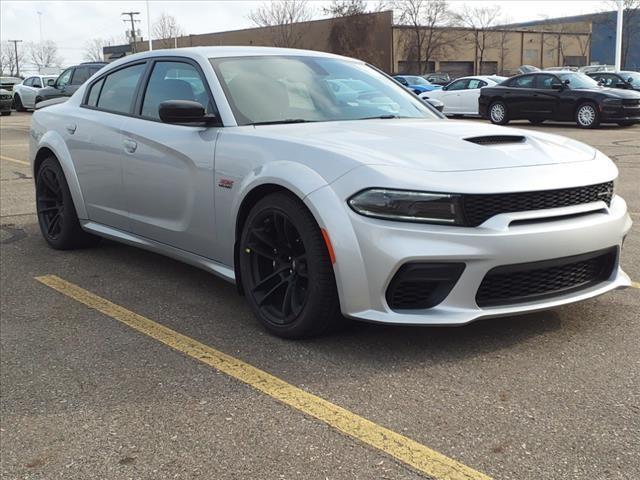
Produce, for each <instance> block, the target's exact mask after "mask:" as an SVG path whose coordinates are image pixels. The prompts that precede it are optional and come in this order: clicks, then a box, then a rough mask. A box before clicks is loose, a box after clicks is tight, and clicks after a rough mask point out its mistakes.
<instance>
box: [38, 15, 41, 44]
mask: <svg viewBox="0 0 640 480" xmlns="http://www.w3.org/2000/svg"><path fill="white" fill-rule="evenodd" d="M37 13H38V24H39V25H40V43H42V12H40V11H38V12H37Z"/></svg>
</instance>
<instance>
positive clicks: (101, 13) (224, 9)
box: [0, 0, 607, 65]
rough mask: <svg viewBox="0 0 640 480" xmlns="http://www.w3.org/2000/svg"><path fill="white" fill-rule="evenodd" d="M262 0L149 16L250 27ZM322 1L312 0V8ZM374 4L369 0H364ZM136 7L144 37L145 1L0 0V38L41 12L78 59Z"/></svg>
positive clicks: (517, 10)
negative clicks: (91, 42) (252, 13)
mask: <svg viewBox="0 0 640 480" xmlns="http://www.w3.org/2000/svg"><path fill="white" fill-rule="evenodd" d="M261 3H262V2H260V1H249V0H235V1H224V0H215V1H204V0H202V1H186V0H181V1H153V0H152V1H150V2H148V4H149V7H150V11H151V21H152V22H153V20H154V19H155V18H156V17H157V16H158V15H160V13H162V12H167V13H169V14H171V15H173V16H175V17H176V18H177V20H178V22H179V24H180V25H181V26H182V28H183V29H184V30H185V32H186V33H194V34H195V33H207V32H216V31H225V30H234V29H238V28H247V27H250V26H251V22H250V21H249V20H248V18H247V15H248V14H249V12H250V11H251V10H253V9H255V8H256V7H257V6H258V5H260V4H261ZM327 3H330V2H326V1H321V0H315V1H314V0H312V1H311V4H312V5H313V6H314V7H315V9H316V10H318V11H320V10H322V6H323V5H326V4H327ZM370 3H371V4H372V3H374V2H373V1H371V2H370ZM450 3H451V4H452V6H453V7H454V8H461V7H462V6H463V5H464V4H465V3H466V4H478V5H488V6H490V5H499V6H500V7H502V11H503V14H504V16H505V17H508V18H509V19H510V20H512V21H527V20H537V19H539V18H541V17H560V16H565V15H579V14H582V13H591V12H596V11H599V10H602V9H603V8H604V7H605V6H606V3H607V2H606V1H604V0H536V1H532V0H494V1H491V0H451V1H450ZM124 11H139V12H141V15H140V16H139V18H140V20H141V22H140V23H139V24H138V27H139V28H140V29H141V30H142V34H143V37H145V38H147V18H146V11H147V2H146V1H93V2H87V1H66V2H65V1H40V2H38V1H11V0H2V1H1V2H0V39H1V40H3V41H4V40H14V39H18V40H23V41H24V42H25V43H26V42H38V41H39V40H40V29H39V21H38V17H39V15H38V12H41V15H40V18H41V19H42V38H43V39H44V40H53V41H54V42H56V44H57V45H58V51H59V53H60V56H61V57H62V60H63V64H64V65H70V64H73V63H77V62H80V61H82V60H83V50H84V48H83V45H84V44H85V42H86V41H87V40H88V39H92V38H112V37H119V38H124V30H125V25H124V23H123V21H122V18H123V17H121V15H120V14H121V12H124Z"/></svg>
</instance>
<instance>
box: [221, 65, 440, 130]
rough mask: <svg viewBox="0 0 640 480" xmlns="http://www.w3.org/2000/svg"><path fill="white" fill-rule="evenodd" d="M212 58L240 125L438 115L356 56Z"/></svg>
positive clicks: (435, 116) (434, 116)
mask: <svg viewBox="0 0 640 480" xmlns="http://www.w3.org/2000/svg"><path fill="white" fill-rule="evenodd" d="M210 61H211V64H212V65H213V68H214V70H215V72H216V75H217V76H218V79H219V80H220V83H221V84H222V88H223V89H224V91H225V95H226V97H227V99H228V100H229V104H230V106H231V109H232V110H233V113H234V116H235V118H236V121H237V123H238V125H252V124H264V123H294V122H327V121H336V120H358V119H367V118H439V117H438V116H437V114H436V113H434V112H433V111H432V110H431V109H430V108H429V107H428V106H426V105H425V104H424V103H423V102H422V101H420V99H419V98H418V97H416V96H415V95H414V94H413V93H410V92H408V91H407V90H406V89H405V88H404V87H402V86H401V85H398V83H396V82H395V81H393V80H391V79H389V78H388V77H386V76H384V75H383V74H381V73H379V72H378V71H376V70H375V69H373V68H371V67H368V66H367V65H365V64H362V63H360V62H355V61H349V60H342V59H335V58H326V57H310V56H259V57H230V58H214V59H211V60H210Z"/></svg>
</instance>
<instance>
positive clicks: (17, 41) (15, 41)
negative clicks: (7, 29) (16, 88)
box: [7, 40, 22, 77]
mask: <svg viewBox="0 0 640 480" xmlns="http://www.w3.org/2000/svg"><path fill="white" fill-rule="evenodd" d="M7 41H8V42H12V43H13V48H14V50H15V53H16V57H15V59H16V77H19V76H20V60H19V59H18V43H20V42H22V40H7Z"/></svg>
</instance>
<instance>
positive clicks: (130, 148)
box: [123, 138, 138, 153]
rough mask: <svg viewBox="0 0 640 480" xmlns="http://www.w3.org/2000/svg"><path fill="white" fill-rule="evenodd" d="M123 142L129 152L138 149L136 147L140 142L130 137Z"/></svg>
mask: <svg viewBox="0 0 640 480" xmlns="http://www.w3.org/2000/svg"><path fill="white" fill-rule="evenodd" d="M123 143H124V149H125V150H126V151H127V152H128V153H133V152H135V151H136V148H138V142H136V141H135V140H131V139H130V138H127V139H125V140H124V142H123Z"/></svg>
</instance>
